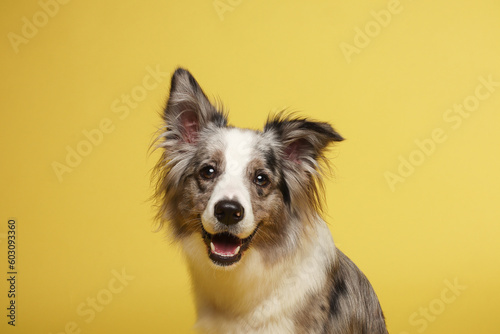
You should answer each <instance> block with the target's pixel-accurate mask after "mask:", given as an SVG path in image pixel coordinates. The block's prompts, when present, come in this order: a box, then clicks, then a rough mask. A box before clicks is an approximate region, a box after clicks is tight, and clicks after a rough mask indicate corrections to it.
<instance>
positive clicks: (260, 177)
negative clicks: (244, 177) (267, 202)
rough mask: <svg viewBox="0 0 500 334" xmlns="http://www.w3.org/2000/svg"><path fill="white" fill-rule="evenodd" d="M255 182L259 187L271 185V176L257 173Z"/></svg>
mask: <svg viewBox="0 0 500 334" xmlns="http://www.w3.org/2000/svg"><path fill="white" fill-rule="evenodd" d="M253 183H255V184H256V185H258V186H259V187H267V185H269V178H268V177H267V175H266V174H262V173H261V174H257V176H255V179H254V180H253Z"/></svg>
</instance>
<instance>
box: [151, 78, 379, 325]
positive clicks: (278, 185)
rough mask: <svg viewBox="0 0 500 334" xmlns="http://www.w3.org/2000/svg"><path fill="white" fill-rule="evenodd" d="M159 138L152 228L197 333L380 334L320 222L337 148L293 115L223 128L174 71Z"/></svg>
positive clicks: (368, 290)
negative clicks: (325, 180)
mask: <svg viewBox="0 0 500 334" xmlns="http://www.w3.org/2000/svg"><path fill="white" fill-rule="evenodd" d="M163 118H164V123H165V126H164V128H163V129H162V133H161V135H160V136H159V141H158V147H159V148H160V149H161V150H162V156H161V159H160V161H159V162H158V164H157V166H156V168H155V172H154V179H155V180H156V192H155V199H156V201H157V206H158V216H157V218H158V221H159V222H160V224H161V225H163V224H164V223H165V222H168V230H169V231H170V234H171V235H172V236H173V238H174V240H176V241H178V242H179V243H180V245H181V247H182V249H183V250H184V253H185V255H186V259H187V263H188V266H189V270H190V273H191V276H192V283H193V290H194V294H195V301H196V307H197V313H198V321H197V323H196V326H195V327H196V328H197V329H198V330H199V331H200V332H202V333H217V334H220V333H338V334H340V333H342V334H347V333H352V334H355V333H356V334H359V333H375V334H382V333H387V330H386V326H385V320H384V316H383V313H382V310H381V308H380V305H379V302H378V299H377V296H376V295H375V292H374V291H373V289H372V287H371V285H370V283H369V282H368V280H367V279H366V277H365V276H364V275H363V274H362V273H361V271H360V270H359V269H358V268H357V267H356V266H355V265H354V264H353V263H352V262H351V261H350V260H349V259H348V258H347V257H346V256H345V255H344V254H343V253H342V252H340V251H339V250H338V249H337V248H336V247H335V244H334V242H333V239H332V237H331V235H330V232H329V230H328V228H327V226H326V223H325V222H324V221H323V219H322V218H321V212H322V209H321V202H322V201H321V200H322V194H323V192H322V190H323V189H322V181H321V175H322V166H323V167H325V166H326V167H327V165H328V162H327V160H326V159H325V156H324V153H325V150H327V149H328V147H329V146H330V145H331V144H332V143H334V142H339V141H341V140H343V138H342V137H341V136H340V135H339V134H338V133H337V132H336V131H335V130H334V129H333V128H332V127H331V126H330V125H329V124H327V123H322V122H314V121H311V120H308V119H306V118H299V117H295V116H294V115H290V114H284V113H281V114H277V115H275V116H271V117H269V118H268V120H267V122H266V124H265V126H264V129H263V131H254V130H249V129H240V128H235V127H232V126H228V124H227V115H226V113H225V112H224V111H222V110H221V109H220V108H217V107H216V106H214V105H213V104H212V103H210V101H209V99H208V98H207V97H206V95H205V93H204V92H203V90H202V89H201V88H200V86H199V85H198V83H197V82H196V80H195V79H194V78H193V76H192V75H191V74H190V73H189V72H188V71H186V70H184V69H177V70H176V71H175V73H174V75H173V76H172V82H171V88H170V96H169V99H168V103H167V106H166V108H165V112H164V115H163Z"/></svg>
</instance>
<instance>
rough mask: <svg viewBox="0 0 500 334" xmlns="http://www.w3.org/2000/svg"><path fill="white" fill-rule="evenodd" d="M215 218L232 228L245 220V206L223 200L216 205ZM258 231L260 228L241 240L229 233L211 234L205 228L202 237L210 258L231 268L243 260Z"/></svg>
mask: <svg viewBox="0 0 500 334" xmlns="http://www.w3.org/2000/svg"><path fill="white" fill-rule="evenodd" d="M214 216H215V218H217V220H218V221H219V222H220V223H221V224H224V225H226V226H227V227H231V226H233V225H236V224H238V223H239V222H240V221H241V220H243V218H244V216H245V210H244V209H243V206H242V205H241V204H240V203H238V202H236V201H230V200H222V201H219V202H217V203H216V204H215V206H214ZM202 228H203V227H202ZM257 230H258V226H257V228H256V229H255V230H254V231H253V233H252V234H251V235H249V236H248V237H246V238H245V239H240V238H239V237H237V236H236V235H234V234H232V233H230V232H227V231H226V232H222V233H216V234H210V233H208V232H207V231H206V230H205V229H204V228H203V230H202V235H203V240H204V241H205V244H206V246H207V249H208V256H209V258H210V259H211V260H212V262H213V263H215V264H216V265H219V266H230V265H232V264H235V263H236V262H238V261H239V260H241V256H242V254H243V252H244V251H245V250H247V249H248V247H250V242H251V241H252V238H253V237H254V235H255V233H256V232H257Z"/></svg>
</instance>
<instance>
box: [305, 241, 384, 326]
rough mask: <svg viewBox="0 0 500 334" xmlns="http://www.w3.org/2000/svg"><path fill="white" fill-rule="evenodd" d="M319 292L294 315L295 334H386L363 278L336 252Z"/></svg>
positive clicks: (366, 281) (377, 304) (376, 299)
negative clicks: (296, 333)
mask: <svg viewBox="0 0 500 334" xmlns="http://www.w3.org/2000/svg"><path fill="white" fill-rule="evenodd" d="M327 275H328V277H327V278H326V283H325V285H324V286H323V289H322V290H321V291H319V292H317V293H313V294H310V295H309V297H308V301H307V302H306V303H304V307H303V308H302V309H301V310H300V312H298V313H297V317H296V319H295V320H296V326H297V329H298V331H297V332H304V333H334V334H337V333H338V334H341V333H342V334H346V333H352V334H361V333H370V334H387V329H386V325H385V320H384V315H383V312H382V309H381V307H380V304H379V302H378V298H377V296H376V294H375V291H374V290H373V288H372V286H371V284H370V282H369V281H368V279H367V278H366V276H365V275H364V274H363V273H362V272H361V270H359V269H358V267H357V266H356V265H355V264H354V263H353V262H352V261H351V260H350V259H349V258H348V257H347V256H346V255H345V254H344V253H342V252H341V251H340V250H339V249H336V256H335V259H334V261H333V262H332V263H331V264H330V267H329V268H328V271H327Z"/></svg>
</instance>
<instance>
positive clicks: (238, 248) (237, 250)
mask: <svg viewBox="0 0 500 334" xmlns="http://www.w3.org/2000/svg"><path fill="white" fill-rule="evenodd" d="M240 248H241V247H240V246H238V247H236V249H235V250H234V254H238V253H239V252H240Z"/></svg>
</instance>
